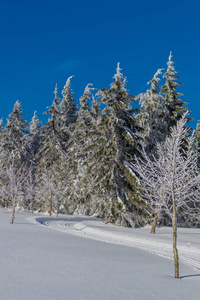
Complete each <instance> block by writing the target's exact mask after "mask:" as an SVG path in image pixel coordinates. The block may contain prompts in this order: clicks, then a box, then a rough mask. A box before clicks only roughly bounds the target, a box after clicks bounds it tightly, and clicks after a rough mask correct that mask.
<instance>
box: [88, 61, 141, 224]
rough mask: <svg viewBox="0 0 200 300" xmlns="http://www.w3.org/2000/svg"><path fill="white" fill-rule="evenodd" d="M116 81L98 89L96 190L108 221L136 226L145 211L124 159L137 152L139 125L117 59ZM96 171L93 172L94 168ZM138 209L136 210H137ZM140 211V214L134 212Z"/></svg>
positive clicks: (137, 153) (138, 153)
mask: <svg viewBox="0 0 200 300" xmlns="http://www.w3.org/2000/svg"><path fill="white" fill-rule="evenodd" d="M116 71H117V73H116V74H115V75H114V79H115V81H114V82H113V83H111V87H110V89H105V88H104V89H101V90H100V91H99V92H98V95H99V96H100V101H101V103H103V104H105V105H106V107H105V109H104V110H103V118H102V122H101V124H99V125H98V126H99V128H101V129H100V130H101V132H102V139H101V143H102V146H103V149H102V153H101V155H100V156H99V159H98V161H99V166H98V168H99V170H98V172H97V175H96V176H95V181H96V182H95V183H96V192H97V194H98V195H99V196H101V198H102V203H101V204H102V210H103V215H104V217H105V218H106V219H107V220H109V221H111V222H112V221H114V222H116V223H117V224H123V225H126V226H139V224H140V225H141V224H142V223H143V221H144V220H143V217H144V214H143V212H142V207H141V205H140V204H141V203H140V202H139V198H138V194H137V193H136V192H135V187H134V184H136V182H134V183H133V181H132V185H131V184H130V182H129V180H128V174H127V172H126V167H125V161H127V162H129V161H131V160H132V159H133V155H134V154H136V155H140V148H141V145H140V141H139V139H138V136H137V135H136V130H137V129H138V125H137V123H136V120H135V117H134V115H133V113H132V109H131V105H130V103H131V102H132V101H133V97H132V96H131V95H130V94H129V93H128V92H127V90H126V88H125V84H126V79H123V75H122V74H121V72H120V71H121V70H120V67H119V63H118V65H117V70H116ZM94 173H95V172H94ZM136 211H137V212H136ZM138 211H140V213H141V216H140V217H139V216H136V215H137V214H138Z"/></svg>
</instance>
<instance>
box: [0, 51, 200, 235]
mask: <svg viewBox="0 0 200 300" xmlns="http://www.w3.org/2000/svg"><path fill="white" fill-rule="evenodd" d="M161 78H162V80H163V81H164V82H163V85H160V81H161ZM113 79H114V80H113V82H112V83H111V84H110V87H109V88H101V89H100V90H99V91H98V92H97V93H96V92H95V89H94V88H93V85H92V84H88V85H87V86H86V88H85V91H84V93H83V95H82V96H81V97H80V99H79V104H78V103H77V101H76V100H75V99H74V97H73V89H72V84H71V82H72V76H71V77H69V78H68V79H67V81H66V85H65V86H64V88H63V90H62V97H61V98H59V96H58V91H57V86H56V88H55V91H54V94H55V97H54V99H52V100H53V102H52V105H51V106H49V107H48V108H47V111H46V112H45V114H47V115H48V116H49V119H48V121H47V122H46V124H44V125H42V124H41V122H40V120H39V119H38V117H37V115H36V112H35V113H34V116H33V118H32V120H31V122H30V124H28V123H27V121H26V120H25V119H24V115H23V111H22V106H21V103H20V102H19V101H17V102H16V103H15V105H14V108H13V111H12V112H11V113H10V114H9V116H8V118H7V123H6V124H5V126H4V125H3V123H2V121H1V123H0V205H1V206H2V207H6V208H11V210H12V223H14V218H15V212H16V211H17V210H22V211H23V210H25V211H31V212H48V213H49V215H50V216H51V215H52V214H56V215H58V214H61V213H67V214H84V215H95V216H97V217H99V218H103V219H104V220H105V221H106V222H111V223H114V224H116V225H122V226H127V227H141V226H144V225H145V224H147V223H152V224H154V225H156V224H158V223H160V224H164V225H169V224H172V223H173V222H174V221H177V223H178V224H179V225H182V226H190V225H195V224H198V221H199V217H198V207H199V204H198V203H199V202H198V195H199V183H200V179H199V152H200V125H199V124H197V128H196V130H195V131H194V132H192V128H190V126H189V122H190V121H191V118H190V117H189V115H190V111H188V109H187V103H185V102H183V101H182V100H181V96H182V94H181V93H180V92H179V91H178V89H179V86H180V85H181V83H180V82H179V77H178V76H177V71H176V70H175V67H174V62H173V61H172V54H171V53H170V56H169V60H168V62H167V68H166V71H165V72H164V71H163V69H159V70H158V71H157V72H156V73H155V75H154V76H153V78H152V79H151V80H150V81H149V83H148V84H149V89H148V90H147V91H146V92H144V93H141V94H139V95H138V96H132V95H130V94H129V92H128V91H127V89H126V78H125V77H124V76H123V74H122V73H121V69H120V65H119V63H118V64H117V69H116V74H115V75H114V78H113ZM175 212H177V214H174V213H175ZM153 220H154V222H153ZM153 231H155V226H154V229H153V228H152V232H153Z"/></svg>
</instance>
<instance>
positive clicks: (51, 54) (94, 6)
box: [0, 0, 200, 127]
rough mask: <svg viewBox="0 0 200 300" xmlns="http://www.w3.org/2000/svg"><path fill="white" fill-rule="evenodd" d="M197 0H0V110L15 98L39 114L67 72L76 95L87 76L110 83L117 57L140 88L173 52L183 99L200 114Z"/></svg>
mask: <svg viewBox="0 0 200 300" xmlns="http://www.w3.org/2000/svg"><path fill="white" fill-rule="evenodd" d="M199 11H200V4H199V1H193V0H191V1H181V0H168V1H160V0H159V1H158V0H145V1H144V0H140V1H135V0H130V1H128V0H123V1H122V0H121V1H119V0H106V1H105V0H101V1H95V0H93V1H91V0H85V1H81V0H79V1H78V0H73V1H68V0H55V1H53V0H40V1H39V0H0V91H1V94H0V104H1V112H0V117H3V120H4V124H5V123H6V118H7V116H8V114H9V113H10V112H11V111H12V109H13V105H14V103H15V102H16V100H19V101H20V102H21V104H22V107H23V111H24V114H26V116H25V119H27V120H28V121H30V120H31V118H32V115H33V113H34V111H35V110H37V112H38V116H39V118H40V119H42V120H43V122H44V120H45V118H46V117H45V116H43V112H44V111H45V110H46V107H47V106H50V105H51V103H52V100H53V97H54V94H53V91H54V87H55V84H56V83H58V90H59V92H61V90H62V88H63V86H64V85H65V82H66V80H67V78H68V77H69V76H70V75H75V77H74V78H73V79H72V88H73V90H74V96H75V98H76V99H78V98H79V97H80V96H81V95H82V93H83V91H84V88H85V86H86V84H87V83H93V85H94V87H96V88H97V89H100V88H102V87H109V84H110V83H111V82H112V80H113V79H112V77H113V75H114V73H115V69H116V65H117V62H120V66H121V68H123V71H122V72H123V74H124V75H125V76H126V77H127V80H128V85H127V88H128V90H129V91H130V93H131V94H132V95H137V94H139V93H141V92H145V90H146V89H147V87H148V86H147V85H146V83H147V82H148V81H149V80H150V79H151V78H152V77H153V74H154V73H155V72H156V71H157V69H158V68H166V63H167V61H168V56H169V52H170V51H172V53H173V61H174V62H175V67H176V70H177V71H179V76H180V77H181V79H180V81H181V82H182V83H184V84H183V85H182V86H181V87H180V88H179V91H180V92H182V93H183V94H184V96H183V97H182V100H183V101H185V102H189V109H190V110H192V114H191V116H192V117H193V118H195V121H194V122H193V123H192V124H193V127H196V122H197V120H199V119H200V88H199V82H200V78H199V77H200V76H199V67H200V17H199Z"/></svg>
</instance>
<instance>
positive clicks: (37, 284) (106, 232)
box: [0, 212, 200, 300]
mask: <svg viewBox="0 0 200 300" xmlns="http://www.w3.org/2000/svg"><path fill="white" fill-rule="evenodd" d="M9 220H10V213H8V212H0V226H1V233H0V235H1V238H0V254H1V255H0V266H1V280H0V299H2V300H25V299H26V300H27V299H29V300H38V299H39V300H40V299H43V300H54V299H59V300H60V299H61V300H68V299H69V300H75V299H78V300H119V299H120V300H121V299H126V300H129V299H130V300H134V299H135V300H149V299H164V300H167V299H183V300H184V299H199V283H200V274H199V273H200V271H199V270H194V268H191V267H190V266H189V264H190V265H194V264H195V268H196V269H197V268H198V260H199V254H198V253H197V252H198V249H199V246H200V242H199V236H200V231H199V229H188V230H186V229H183V230H182V229H180V230H179V248H180V256H182V261H183V257H185V258H187V259H188V258H189V256H190V258H191V259H192V260H193V262H192V263H189V262H186V261H185V262H184V264H183V263H182V261H181V262H180V274H181V276H182V277H181V279H174V278H173V262H172V261H170V260H168V259H166V258H163V257H161V256H158V255H155V254H152V253H149V252H148V251H151V252H153V251H154V250H155V248H157V252H158V254H159V255H164V256H166V257H170V255H171V251H172V249H170V247H171V241H170V236H171V232H170V228H169V229H168V228H160V229H158V233H157V234H156V236H155V237H154V236H153V237H152V236H151V235H150V234H149V229H148V228H146V229H128V228H122V227H116V226H113V225H111V224H104V223H103V222H102V221H101V220H99V219H96V218H89V217H82V216H64V217H63V216H62V217H59V218H58V219H57V218H48V217H44V216H42V215H34V216H32V215H30V214H27V213H17V214H16V223H15V224H13V225H12V224H10V223H9ZM49 228H53V229H56V230H49ZM83 237H88V238H83ZM188 243H190V244H188ZM130 246H131V247H130ZM181 247H183V248H182V250H181ZM184 247H185V248H184ZM162 249H163V251H164V254H163V253H161V250H162ZM146 250H147V251H146ZM167 251H168V252H169V253H167ZM195 251H196V252H195ZM181 252H182V254H181ZM186 252H187V253H188V255H186ZM199 252H200V251H199ZM154 253H155V252H154ZM185 263H187V265H186V264H185Z"/></svg>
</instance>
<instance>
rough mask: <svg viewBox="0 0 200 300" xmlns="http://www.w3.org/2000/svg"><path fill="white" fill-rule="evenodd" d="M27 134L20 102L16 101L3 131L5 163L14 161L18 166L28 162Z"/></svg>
mask: <svg viewBox="0 0 200 300" xmlns="http://www.w3.org/2000/svg"><path fill="white" fill-rule="evenodd" d="M27 133H28V132H27V122H26V121H25V120H24V119H23V114H22V107H21V104H20V102H19V101H17V102H16V103H15V105H14V108H13V111H12V113H11V114H10V115H9V116H8V119H7V124H6V126H5V130H4V142H3V143H4V149H5V151H6V152H7V156H6V161H7V163H9V162H10V161H12V159H14V160H15V162H16V163H17V164H19V165H20V164H21V163H27V162H28V161H29V160H30V153H29V149H28V147H27V144H26V135H27Z"/></svg>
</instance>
